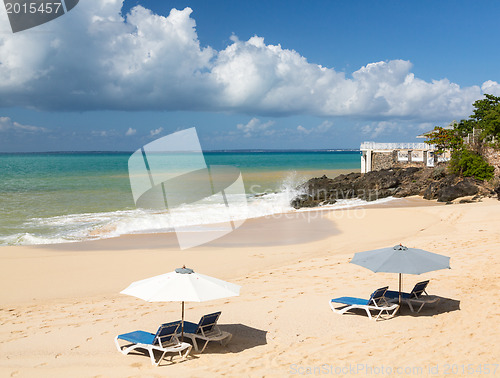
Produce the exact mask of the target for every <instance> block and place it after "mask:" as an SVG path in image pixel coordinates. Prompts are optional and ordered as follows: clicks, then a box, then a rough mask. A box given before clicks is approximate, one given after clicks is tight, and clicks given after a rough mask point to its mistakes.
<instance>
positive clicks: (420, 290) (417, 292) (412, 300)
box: [385, 280, 439, 312]
mask: <svg viewBox="0 0 500 378" xmlns="http://www.w3.org/2000/svg"><path fill="white" fill-rule="evenodd" d="M428 284H429V280H427V281H422V282H418V283H417V284H415V287H414V288H413V290H412V291H411V292H410V293H401V300H402V302H405V303H407V304H408V306H409V307H410V310H411V312H415V310H414V308H413V305H414V304H417V305H420V307H419V308H418V310H417V312H420V310H422V307H424V305H425V304H426V303H434V302H437V301H438V300H439V297H436V296H430V295H428V294H427V292H426V291H425V289H426V288H427V285H428ZM423 294H426V295H423ZM385 297H386V298H387V300H388V301H389V302H393V303H395V302H399V291H392V290H388V291H386V292H385Z"/></svg>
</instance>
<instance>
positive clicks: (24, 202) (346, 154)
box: [0, 151, 360, 245]
mask: <svg viewBox="0 0 500 378" xmlns="http://www.w3.org/2000/svg"><path fill="white" fill-rule="evenodd" d="M130 155H131V153H126V152H124V153H121V152H120V153H109V152H101V153H99V152H92V153H80V152H79V153H76V152H75V153H66V152H64V153H28V154H21V153H20V154H0V214H1V218H0V245H30V244H50V243H63V242H75V241H83V240H93V239H100V238H108V237H114V236H118V235H123V234H133V233H156V232H168V231H169V230H171V229H172V224H169V221H168V216H166V214H165V212H164V213H161V212H158V211H153V210H147V209H138V208H137V207H136V206H135V204H134V200H133V197H132V191H131V187H130V183H129V176H128V159H129V157H130ZM204 155H205V160H206V163H207V164H208V165H231V166H235V167H237V168H239V169H240V171H241V174H242V178H243V182H244V185H245V190H246V193H247V201H248V204H249V212H248V213H247V214H248V216H249V217H252V218H253V217H260V216H267V215H272V214H277V213H283V212H288V211H293V209H292V208H291V207H290V200H291V199H292V198H293V197H294V196H295V195H297V194H298V193H297V191H296V188H297V186H298V185H299V184H301V183H302V182H304V181H306V180H307V179H309V178H311V177H317V176H321V175H323V174H326V175H327V176H329V177H333V176H336V175H338V174H340V173H346V172H351V171H354V172H359V169H360V152H359V151H238V152H234V151H233V152H230V151H228V152H206V151H205V152H204ZM262 194H264V195H262ZM341 205H342V204H339V205H338V206H341ZM344 205H345V204H344ZM333 206H335V205H333ZM206 207H207V205H206V204H205V205H203V208H202V207H201V206H198V207H197V206H194V205H186V206H185V209H184V213H183V214H184V217H183V218H182V222H183V224H182V226H187V227H189V226H192V227H193V229H194V228H195V227H196V225H199V224H207V223H215V222H217V217H216V216H215V217H214V215H213V214H214V211H212V212H211V213H210V214H211V215H209V216H206V217H204V216H203V214H204V212H205V210H206ZM215 213H217V211H216V209H215ZM167 215H168V214H167Z"/></svg>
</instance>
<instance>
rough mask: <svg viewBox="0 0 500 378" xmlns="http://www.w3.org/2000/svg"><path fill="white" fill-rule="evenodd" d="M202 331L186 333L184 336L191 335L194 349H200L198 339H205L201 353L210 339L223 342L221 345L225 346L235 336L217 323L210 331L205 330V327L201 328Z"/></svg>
mask: <svg viewBox="0 0 500 378" xmlns="http://www.w3.org/2000/svg"><path fill="white" fill-rule="evenodd" d="M200 331H201V333H196V334H195V333H184V337H189V338H190V339H191V341H192V342H193V346H194V350H195V351H197V352H198V351H199V348H198V343H197V342H196V339H201V340H204V341H205V345H203V348H202V349H201V351H199V353H200V354H201V353H203V351H204V350H205V348H206V347H207V345H208V343H209V342H210V341H218V342H220V343H221V345H223V346H225V345H227V343H229V342H230V341H231V338H232V337H233V335H232V334H230V333H229V332H225V331H221V330H220V329H219V327H218V326H217V324H215V325H214V326H213V327H212V329H211V330H210V331H208V332H205V331H204V330H203V328H201V329H200Z"/></svg>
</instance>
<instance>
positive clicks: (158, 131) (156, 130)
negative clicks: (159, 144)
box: [149, 127, 163, 137]
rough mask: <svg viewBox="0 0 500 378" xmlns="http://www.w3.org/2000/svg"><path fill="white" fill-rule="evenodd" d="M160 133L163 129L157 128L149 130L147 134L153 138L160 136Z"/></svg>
mask: <svg viewBox="0 0 500 378" xmlns="http://www.w3.org/2000/svg"><path fill="white" fill-rule="evenodd" d="M162 131H163V127H158V128H157V129H154V130H151V131H150V132H149V135H150V136H151V137H154V136H157V135H158V134H160V133H161V132H162Z"/></svg>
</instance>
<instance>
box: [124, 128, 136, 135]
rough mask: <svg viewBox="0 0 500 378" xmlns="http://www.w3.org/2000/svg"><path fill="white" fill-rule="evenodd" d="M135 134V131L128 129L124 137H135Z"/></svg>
mask: <svg viewBox="0 0 500 378" xmlns="http://www.w3.org/2000/svg"><path fill="white" fill-rule="evenodd" d="M136 133H137V129H133V128H131V127H129V128H128V130H127V132H126V133H125V135H126V136H131V135H135V134H136Z"/></svg>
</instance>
